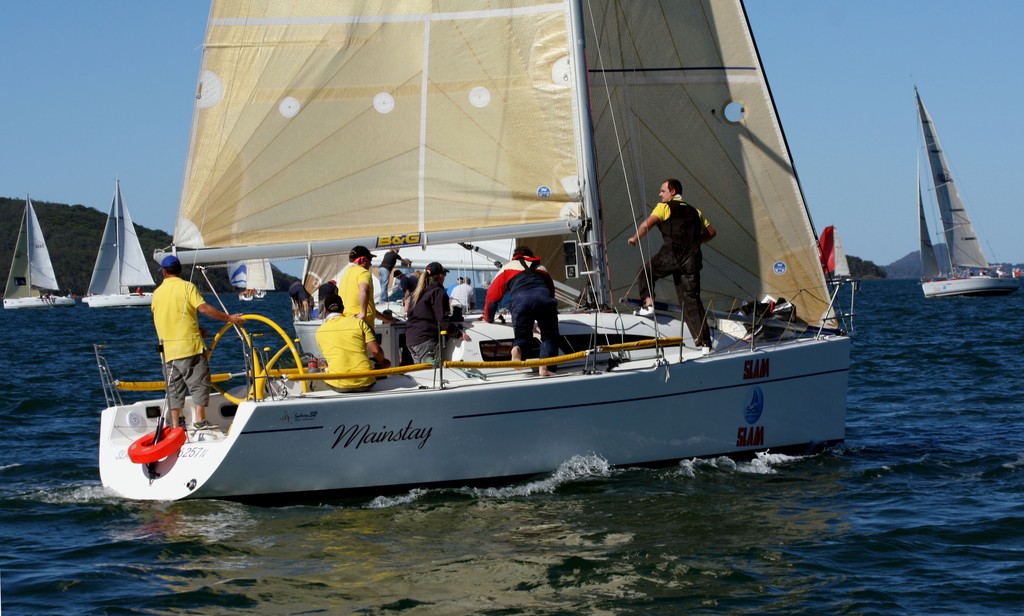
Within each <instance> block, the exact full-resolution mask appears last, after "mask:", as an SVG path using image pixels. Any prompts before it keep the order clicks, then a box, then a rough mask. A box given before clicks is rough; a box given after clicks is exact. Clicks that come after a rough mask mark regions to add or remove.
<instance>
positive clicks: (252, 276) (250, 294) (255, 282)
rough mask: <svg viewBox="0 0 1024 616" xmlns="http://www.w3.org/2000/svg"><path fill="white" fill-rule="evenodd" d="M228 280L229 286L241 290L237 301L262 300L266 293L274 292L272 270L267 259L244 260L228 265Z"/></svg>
mask: <svg viewBox="0 0 1024 616" xmlns="http://www.w3.org/2000/svg"><path fill="white" fill-rule="evenodd" d="M228 278H229V279H230V280H231V285H232V286H234V287H236V288H239V289H243V290H242V291H240V292H239V293H238V299H240V300H242V301H251V300H254V299H263V298H264V297H266V295H267V291H273V290H274V270H273V268H272V267H271V265H270V260H269V259H246V260H244V261H232V262H231V263H228Z"/></svg>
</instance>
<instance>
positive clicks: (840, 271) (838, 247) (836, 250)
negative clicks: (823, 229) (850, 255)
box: [832, 229, 850, 278]
mask: <svg viewBox="0 0 1024 616" xmlns="http://www.w3.org/2000/svg"><path fill="white" fill-rule="evenodd" d="M833 241H834V242H835V243H834V244H833V247H832V252H833V255H834V259H835V265H836V269H835V275H836V276H838V277H840V278H849V277H850V262H849V261H848V260H847V259H846V250H845V249H844V248H843V240H842V239H840V237H839V230H838V229H836V230H835V231H834V232H833Z"/></svg>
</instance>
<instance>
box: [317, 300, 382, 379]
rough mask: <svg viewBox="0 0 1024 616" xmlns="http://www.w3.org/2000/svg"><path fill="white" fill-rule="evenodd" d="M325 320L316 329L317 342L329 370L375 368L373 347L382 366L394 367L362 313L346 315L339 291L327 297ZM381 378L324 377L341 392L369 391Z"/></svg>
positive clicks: (343, 370)
mask: <svg viewBox="0 0 1024 616" xmlns="http://www.w3.org/2000/svg"><path fill="white" fill-rule="evenodd" d="M324 310H326V311H327V314H326V315H324V324H323V325H321V326H320V327H319V329H317V330H316V343H317V345H319V346H320V353H321V354H322V355H323V357H324V359H325V360H327V372H329V373H346V372H366V371H368V370H373V367H372V366H371V365H370V358H369V357H367V355H366V353H367V351H369V352H370V353H371V354H372V355H373V358H374V359H375V360H376V361H377V364H379V366H380V367H381V368H390V367H391V362H390V361H389V360H388V359H387V358H385V357H384V351H383V350H382V349H381V348H380V344H379V343H378V342H377V336H376V335H375V334H374V333H373V330H372V329H370V326H369V325H367V324H366V321H365V320H364V319H362V318H360V317H359V316H347V317H346V316H342V303H341V298H340V297H339V296H338V295H337V294H333V295H328V296H327V297H326V298H324ZM375 382H377V379H376V378H374V377H372V376H360V377H353V378H347V379H328V380H326V381H324V383H326V384H327V386H329V387H330V388H331V389H333V390H335V391H340V392H353V391H366V390H367V389H369V388H370V387H371V386H372V385H373V384H374V383H375Z"/></svg>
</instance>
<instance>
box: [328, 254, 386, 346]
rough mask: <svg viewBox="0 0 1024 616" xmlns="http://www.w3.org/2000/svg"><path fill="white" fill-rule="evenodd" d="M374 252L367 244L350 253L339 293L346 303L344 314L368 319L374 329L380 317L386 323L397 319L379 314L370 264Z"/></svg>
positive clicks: (371, 329)
mask: <svg viewBox="0 0 1024 616" xmlns="http://www.w3.org/2000/svg"><path fill="white" fill-rule="evenodd" d="M373 257H374V254H373V253H372V252H370V250H369V249H368V248H367V247H366V246H356V247H355V248H353V249H352V250H351V251H349V253H348V260H349V263H351V265H350V266H348V267H346V268H345V271H344V272H342V274H341V281H340V282H338V295H339V296H340V297H341V301H342V302H343V303H344V313H343V314H344V316H346V317H355V318H357V319H362V320H364V321H366V324H367V325H368V326H370V331H373V326H374V321H375V320H376V319H380V320H381V321H384V322H385V323H393V322H394V321H395V319H394V318H393V317H391V316H390V315H389V314H387V313H385V314H377V307H376V306H375V305H374V302H373V276H371V275H370V265H371V263H372V261H373Z"/></svg>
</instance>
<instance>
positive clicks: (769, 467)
mask: <svg viewBox="0 0 1024 616" xmlns="http://www.w3.org/2000/svg"><path fill="white" fill-rule="evenodd" d="M755 455H756V457H755V458H753V459H751V460H747V461H743V462H737V461H736V460H733V459H732V458H729V457H726V456H720V457H718V458H701V459H698V458H691V459H689V460H681V461H680V462H679V468H680V472H681V473H682V474H683V476H685V477H690V478H692V477H696V476H697V472H698V471H700V470H706V469H712V470H720V471H733V472H737V473H748V474H751V475H774V474H775V473H777V472H778V471H777V470H776V467H778V466H782V465H783V464H790V463H792V462H798V461H800V460H804V459H806V458H807V456H787V455H785V454H781V453H771V452H769V451H762V452H758V453H757V454H755Z"/></svg>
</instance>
